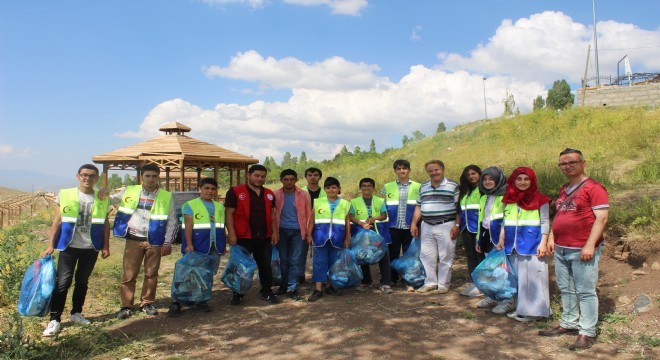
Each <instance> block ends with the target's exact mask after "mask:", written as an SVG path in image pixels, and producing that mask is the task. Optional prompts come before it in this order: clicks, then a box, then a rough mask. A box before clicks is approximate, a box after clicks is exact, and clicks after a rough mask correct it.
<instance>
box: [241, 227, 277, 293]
mask: <svg viewBox="0 0 660 360" xmlns="http://www.w3.org/2000/svg"><path fill="white" fill-rule="evenodd" d="M236 243H237V244H238V245H240V246H242V247H244V248H245V250H247V251H248V252H249V253H250V254H252V256H253V257H254V261H255V262H256V263H257V269H259V282H260V283H261V291H260V292H261V293H263V294H272V293H273V290H272V289H271V287H272V286H273V270H272V269H271V268H270V260H271V258H272V256H273V247H272V245H271V243H270V239H238V240H237V242H236ZM241 295H244V294H241Z"/></svg>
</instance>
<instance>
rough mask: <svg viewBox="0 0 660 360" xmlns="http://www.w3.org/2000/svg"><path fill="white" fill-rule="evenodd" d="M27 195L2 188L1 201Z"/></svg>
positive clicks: (0, 192)
mask: <svg viewBox="0 0 660 360" xmlns="http://www.w3.org/2000/svg"><path fill="white" fill-rule="evenodd" d="M22 194H25V192H23V191H20V190H16V189H10V188H6V187H3V186H0V201H5V200H7V199H9V198H13V197H14V196H19V195H22Z"/></svg>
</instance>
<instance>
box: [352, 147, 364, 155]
mask: <svg viewBox="0 0 660 360" xmlns="http://www.w3.org/2000/svg"><path fill="white" fill-rule="evenodd" d="M361 153H362V149H360V147H359V146H357V145H355V147H354V148H353V154H355V155H359V154H361Z"/></svg>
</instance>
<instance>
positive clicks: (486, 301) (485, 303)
mask: <svg viewBox="0 0 660 360" xmlns="http://www.w3.org/2000/svg"><path fill="white" fill-rule="evenodd" d="M494 305H497V301H495V300H493V299H491V298H489V297H487V298H485V299H483V300H481V301H479V303H478V304H477V307H478V308H488V307H491V306H494Z"/></svg>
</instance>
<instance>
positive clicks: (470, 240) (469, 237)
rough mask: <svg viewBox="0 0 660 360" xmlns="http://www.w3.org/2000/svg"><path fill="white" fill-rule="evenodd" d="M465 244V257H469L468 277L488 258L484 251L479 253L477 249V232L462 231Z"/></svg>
mask: <svg viewBox="0 0 660 360" xmlns="http://www.w3.org/2000/svg"><path fill="white" fill-rule="evenodd" d="M461 238H462V239H463V246H464V247H465V257H466V258H467V268H468V278H470V277H469V276H470V275H471V274H472V272H473V271H474V269H475V268H476V267H477V266H478V265H479V264H480V263H481V262H482V261H483V260H484V259H485V258H486V256H485V255H484V253H483V252H482V253H478V252H477V250H476V249H475V246H476V245H477V234H475V233H471V232H469V231H467V229H466V230H463V231H462V232H461ZM470 279H471V278H470Z"/></svg>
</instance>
